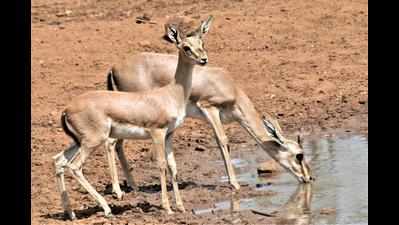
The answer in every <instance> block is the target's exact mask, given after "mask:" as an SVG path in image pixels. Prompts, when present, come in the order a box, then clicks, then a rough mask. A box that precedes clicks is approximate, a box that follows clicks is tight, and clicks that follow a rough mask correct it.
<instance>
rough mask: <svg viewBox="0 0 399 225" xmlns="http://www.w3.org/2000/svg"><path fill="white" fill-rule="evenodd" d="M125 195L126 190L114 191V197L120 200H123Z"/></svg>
mask: <svg viewBox="0 0 399 225" xmlns="http://www.w3.org/2000/svg"><path fill="white" fill-rule="evenodd" d="M124 195H125V192H123V191H120V192H113V193H112V197H114V198H116V199H118V200H122V199H123V196H124Z"/></svg>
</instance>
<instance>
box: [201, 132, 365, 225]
mask: <svg viewBox="0 0 399 225" xmlns="http://www.w3.org/2000/svg"><path fill="white" fill-rule="evenodd" d="M304 148H305V155H306V157H307V158H308V159H310V160H309V161H310V166H311V168H312V173H313V175H314V176H315V177H316V182H315V183H314V184H312V186H311V187H306V185H305V186H304V185H299V186H298V182H297V181H296V180H295V179H294V178H293V177H292V176H291V175H290V174H288V173H284V172H283V173H281V174H280V175H278V176H275V177H271V178H265V177H259V176H258V175H257V170H256V166H257V163H258V162H262V161H265V160H267V158H266V159H265V154H264V152H261V151H258V150H257V149H243V150H242V151H236V152H239V153H235V152H232V155H233V158H235V159H237V160H235V164H237V166H235V167H236V171H237V177H238V180H239V182H240V183H242V184H244V183H246V184H249V186H250V187H252V188H254V189H255V190H268V191H273V192H276V193H277V194H276V195H274V196H259V197H255V198H248V199H239V198H237V196H234V195H232V198H231V200H228V201H224V202H219V203H217V204H215V207H214V208H212V209H207V210H208V212H215V211H220V210H228V209H230V212H236V211H240V210H241V211H242V210H257V211H259V212H263V213H265V214H270V212H273V211H277V212H278V217H277V218H281V221H280V222H281V224H309V223H311V222H310V221H312V223H314V224H366V223H368V140H367V137H364V136H361V135H350V136H348V135H336V136H331V135H330V136H322V137H320V136H315V137H308V138H307V139H306V140H305V143H304ZM234 154H236V155H234ZM219 164H220V166H221V167H222V166H223V164H222V162H219ZM219 164H218V163H216V164H215V165H216V166H218V165H219ZM221 181H222V182H227V179H226V177H222V178H221ZM270 183H271V185H270ZM291 193H294V194H292V196H291V197H290V195H291ZM309 195H310V196H309ZM310 198H311V199H312V201H311V203H312V210H311V212H312V213H310V202H309V199H310ZM306 210H309V213H305V211H306ZM328 210H330V211H331V213H324V212H325V211H328ZM205 212H206V210H205V211H203V213H205ZM226 212H227V211H226ZM199 213H201V212H200V211H199Z"/></svg>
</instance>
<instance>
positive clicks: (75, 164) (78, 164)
mask: <svg viewBox="0 0 399 225" xmlns="http://www.w3.org/2000/svg"><path fill="white" fill-rule="evenodd" d="M89 150H90V149H87V148H85V147H83V146H81V147H80V148H79V153H80V155H79V156H80V157H79V159H76V158H75V159H74V160H73V161H72V162H71V163H70V164H69V165H67V167H68V168H69V169H70V170H71V172H72V175H73V177H74V178H75V179H76V180H77V181H78V182H79V183H80V184H81V185H82V186H83V188H85V189H86V191H87V192H89V194H90V195H91V196H92V197H93V198H94V199H95V200H96V202H97V203H98V204H100V206H101V207H102V208H103V210H104V214H105V216H106V217H111V216H112V213H111V208H110V207H109V206H108V204H107V201H105V199H104V198H103V197H102V196H101V195H100V194H99V193H98V192H97V191H96V190H95V189H94V187H93V186H91V185H90V183H89V182H88V181H87V180H86V178H85V177H84V176H83V173H82V165H83V163H84V162H85V160H86V159H87V157H88V156H89Z"/></svg>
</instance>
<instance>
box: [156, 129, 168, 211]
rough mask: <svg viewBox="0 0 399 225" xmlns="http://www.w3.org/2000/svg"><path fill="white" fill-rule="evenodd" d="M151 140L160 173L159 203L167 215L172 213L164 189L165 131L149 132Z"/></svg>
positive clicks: (166, 192) (165, 189)
mask: <svg viewBox="0 0 399 225" xmlns="http://www.w3.org/2000/svg"><path fill="white" fill-rule="evenodd" d="M151 136H152V140H153V143H154V150H155V152H156V153H157V158H158V165H159V168H160V173H161V201H162V207H163V208H164V209H165V210H166V211H167V213H168V214H172V213H173V211H172V209H171V208H170V204H169V199H168V190H167V188H166V159H165V137H166V129H156V130H153V131H152V132H151Z"/></svg>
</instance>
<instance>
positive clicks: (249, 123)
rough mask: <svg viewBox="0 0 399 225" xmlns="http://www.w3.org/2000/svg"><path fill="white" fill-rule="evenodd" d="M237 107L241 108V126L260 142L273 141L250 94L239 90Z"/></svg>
mask: <svg viewBox="0 0 399 225" xmlns="http://www.w3.org/2000/svg"><path fill="white" fill-rule="evenodd" d="M236 109H237V110H239V113H238V115H240V116H239V117H240V118H239V121H240V124H241V126H243V127H244V129H246V130H247V132H248V133H249V134H250V135H251V136H252V137H253V138H254V139H255V140H256V141H257V142H258V143H260V144H261V143H263V142H265V141H271V140H272V139H271V138H270V137H269V136H268V135H267V133H266V130H265V128H264V126H263V122H262V119H261V117H260V116H259V114H258V112H257V111H256V109H255V106H254V105H253V103H252V102H251V100H249V98H248V96H247V95H246V94H245V93H244V92H243V91H242V90H240V89H239V90H237V100H236Z"/></svg>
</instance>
